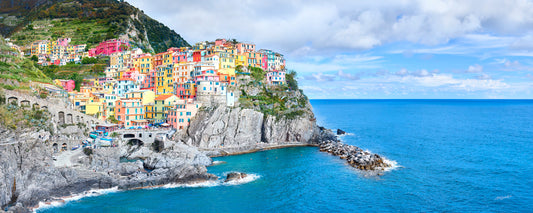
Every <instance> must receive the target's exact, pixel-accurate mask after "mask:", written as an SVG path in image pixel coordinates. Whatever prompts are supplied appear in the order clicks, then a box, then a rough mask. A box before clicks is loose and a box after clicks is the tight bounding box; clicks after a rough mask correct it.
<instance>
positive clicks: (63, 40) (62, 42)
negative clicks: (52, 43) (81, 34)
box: [57, 38, 70, 47]
mask: <svg viewBox="0 0 533 213" xmlns="http://www.w3.org/2000/svg"><path fill="white" fill-rule="evenodd" d="M68 43H70V38H59V39H57V45H59V46H63V47H66V46H67V45H68Z"/></svg>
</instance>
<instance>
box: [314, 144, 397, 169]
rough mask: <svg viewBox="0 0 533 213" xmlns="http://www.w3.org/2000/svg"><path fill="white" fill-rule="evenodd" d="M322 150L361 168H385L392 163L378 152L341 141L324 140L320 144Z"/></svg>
mask: <svg viewBox="0 0 533 213" xmlns="http://www.w3.org/2000/svg"><path fill="white" fill-rule="evenodd" d="M319 147H320V151H321V152H327V153H330V154H332V155H335V156H339V157H340V158H341V159H346V161H347V162H348V164H350V165H351V166H352V167H355V168H357V169H360V170H383V169H385V168H387V167H390V166H391V165H389V164H387V163H385V162H384V161H383V158H382V157H381V156H379V155H378V154H372V153H369V152H366V151H363V150H362V149H360V148H359V147H356V146H352V145H347V144H344V143H341V142H339V141H331V140H328V141H323V142H321V143H320V144H319Z"/></svg>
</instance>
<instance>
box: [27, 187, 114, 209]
mask: <svg viewBox="0 0 533 213" xmlns="http://www.w3.org/2000/svg"><path fill="white" fill-rule="evenodd" d="M118 191H120V190H119V189H118V187H113V188H109V189H91V190H89V191H86V192H83V193H80V194H74V195H71V196H66V197H59V198H53V199H54V201H51V202H43V201H41V202H39V204H38V207H37V208H35V209H33V212H37V211H39V210H42V209H48V208H56V207H60V206H63V205H65V204H66V203H68V202H71V201H76V200H79V199H82V198H85V197H94V196H99V195H103V194H109V193H114V192H118Z"/></svg>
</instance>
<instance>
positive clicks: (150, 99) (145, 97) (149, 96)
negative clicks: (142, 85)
mask: <svg viewBox="0 0 533 213" xmlns="http://www.w3.org/2000/svg"><path fill="white" fill-rule="evenodd" d="M125 95H126V99H139V100H141V104H142V105H147V104H150V103H154V100H155V93H154V92H153V91H150V90H139V91H133V92H128V93H126V94H125Z"/></svg>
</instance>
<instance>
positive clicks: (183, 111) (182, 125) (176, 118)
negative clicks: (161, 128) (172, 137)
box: [167, 99, 201, 130]
mask: <svg viewBox="0 0 533 213" xmlns="http://www.w3.org/2000/svg"><path fill="white" fill-rule="evenodd" d="M200 106H201V104H200V103H194V102H193V101H192V100H191V99H189V100H178V101H177V103H176V105H174V106H172V107H170V109H169V110H168V117H167V123H168V124H170V126H172V128H174V129H178V130H181V129H186V128H187V127H189V124H190V122H191V119H192V118H193V117H194V116H195V115H196V113H197V112H198V110H199V109H200Z"/></svg>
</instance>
